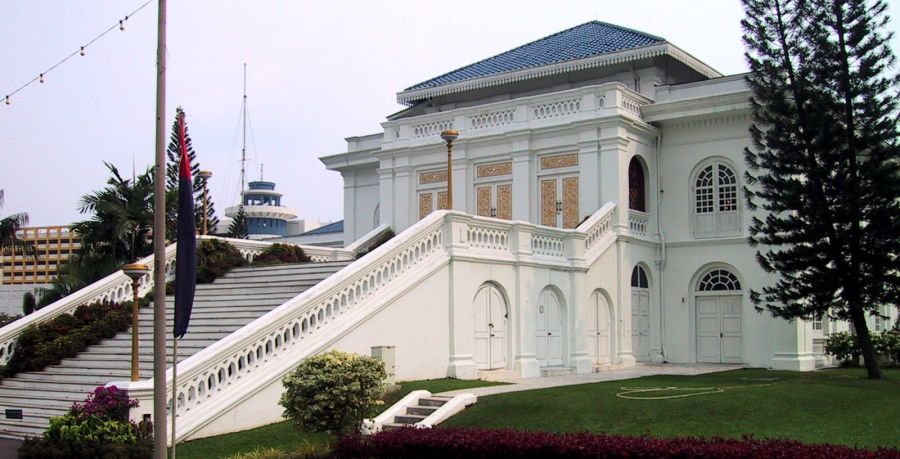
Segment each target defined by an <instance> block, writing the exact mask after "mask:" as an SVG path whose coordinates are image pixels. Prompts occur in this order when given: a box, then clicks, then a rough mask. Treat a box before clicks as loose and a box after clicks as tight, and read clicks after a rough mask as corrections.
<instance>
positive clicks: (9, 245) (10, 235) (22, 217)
mask: <svg viewBox="0 0 900 459" xmlns="http://www.w3.org/2000/svg"><path fill="white" fill-rule="evenodd" d="M2 206H3V190H0V207H2ZM26 225H28V214H26V213H24V212H22V213H18V214H12V215H10V216H8V217H6V218H4V219H0V254H20V255H28V256H31V257H35V256H36V255H35V250H34V245H33V244H32V243H31V242H30V241H23V240H21V239H19V236H18V234H17V233H18V232H19V230H21V229H22V228H23V227H24V226H26Z"/></svg>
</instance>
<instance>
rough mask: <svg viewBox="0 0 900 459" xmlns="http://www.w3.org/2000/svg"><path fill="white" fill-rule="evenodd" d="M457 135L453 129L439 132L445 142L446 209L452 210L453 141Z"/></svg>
mask: <svg viewBox="0 0 900 459" xmlns="http://www.w3.org/2000/svg"><path fill="white" fill-rule="evenodd" d="M458 137H459V132H458V131H454V130H449V131H443V132H441V138H442V139H444V142H447V209H449V210H453V168H452V167H451V163H452V162H453V141H454V140H456V139H457V138H458Z"/></svg>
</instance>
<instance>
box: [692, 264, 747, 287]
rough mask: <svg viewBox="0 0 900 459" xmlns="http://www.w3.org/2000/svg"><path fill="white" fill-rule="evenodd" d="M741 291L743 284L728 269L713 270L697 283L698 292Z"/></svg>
mask: <svg viewBox="0 0 900 459" xmlns="http://www.w3.org/2000/svg"><path fill="white" fill-rule="evenodd" d="M740 289H741V282H740V281H739V280H738V278H737V276H735V275H734V274H733V273H732V272H731V271H729V270H727V269H713V270H712V271H710V272H708V273H706V274H705V275H704V276H703V277H702V278H700V282H698V283H697V291H698V292H721V291H734V290H740Z"/></svg>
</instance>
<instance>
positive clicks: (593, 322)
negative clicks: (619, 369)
mask: <svg viewBox="0 0 900 459" xmlns="http://www.w3.org/2000/svg"><path fill="white" fill-rule="evenodd" d="M587 309H588V319H587V326H586V327H585V328H586V332H587V339H586V341H585V342H586V343H587V349H588V355H589V356H590V357H591V362H592V363H594V364H596V365H609V364H611V363H612V336H613V333H612V330H611V325H612V323H613V320H612V315H611V308H610V307H609V302H608V301H607V299H606V297H605V296H603V295H602V294H601V293H600V292H594V294H593V295H591V301H590V305H589V306H588V308H587Z"/></svg>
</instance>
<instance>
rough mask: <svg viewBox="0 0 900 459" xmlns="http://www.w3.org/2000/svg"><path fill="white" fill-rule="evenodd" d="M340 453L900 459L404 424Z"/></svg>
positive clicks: (768, 446) (812, 449)
mask: <svg viewBox="0 0 900 459" xmlns="http://www.w3.org/2000/svg"><path fill="white" fill-rule="evenodd" d="M334 453H335V457H338V458H398V459H399V458H420V457H427V458H429V459H445V458H447V459H449V458H491V459H494V458H498V457H516V458H554V457H566V458H595V457H604V458H626V457H641V458H689V457H703V458H723V459H724V458H762V459H766V458H772V459H774V458H793V459H806V458H808V459H813V458H816V459H818V458H823V457H824V458H829V459H836V458H853V459H856V458H859V459H862V458H900V450H897V449H887V448H882V449H878V450H866V449H857V448H849V447H846V446H836V445H809V444H804V443H800V442H797V441H793V440H754V439H752V438H745V439H743V440H728V439H721V438H712V439H703V438H691V437H687V438H671V439H667V438H650V437H625V436H614V435H594V434H589V433H573V434H555V433H546V432H523V431H517V430H510V429H498V430H489V429H461V428H453V429H440V428H438V429H415V428H403V429H398V430H392V431H386V432H381V433H378V434H375V435H372V436H369V437H362V436H360V435H353V436H348V437H344V438H342V439H341V440H340V441H339V442H338V443H337V445H336V446H335V452H334Z"/></svg>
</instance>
